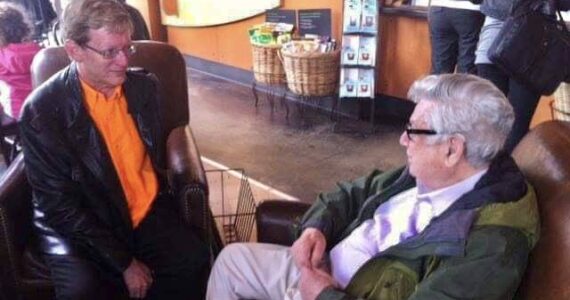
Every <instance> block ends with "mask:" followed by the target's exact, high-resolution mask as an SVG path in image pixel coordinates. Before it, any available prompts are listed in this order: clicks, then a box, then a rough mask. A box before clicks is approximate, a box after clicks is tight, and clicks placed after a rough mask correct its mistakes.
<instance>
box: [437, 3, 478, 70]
mask: <svg viewBox="0 0 570 300" xmlns="http://www.w3.org/2000/svg"><path fill="white" fill-rule="evenodd" d="M484 20H485V16H484V15H483V14H481V13H480V12H479V11H474V10H469V9H457V8H448V7H438V6H432V7H430V9H429V33H430V40H431V65H432V66H431V68H432V71H431V72H432V74H443V73H454V72H455V66H456V65H457V72H458V73H471V74H475V73H476V68H475V64H474V62H475V49H476V47H477V42H478V41H479V32H480V30H481V26H483V21H484Z"/></svg>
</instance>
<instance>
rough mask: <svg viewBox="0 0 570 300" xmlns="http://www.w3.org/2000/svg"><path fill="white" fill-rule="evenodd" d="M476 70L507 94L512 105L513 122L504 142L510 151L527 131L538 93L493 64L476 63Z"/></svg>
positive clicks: (538, 97)
mask: <svg viewBox="0 0 570 300" xmlns="http://www.w3.org/2000/svg"><path fill="white" fill-rule="evenodd" d="M477 72H478V75H479V76H480V77H483V78H485V79H488V80H489V81H491V82H493V84H495V86H497V87H498V88H499V89H500V90H501V91H502V92H503V93H504V94H505V95H506V96H507V98H508V99H509V102H510V103H511V105H512V106H513V110H514V112H515V123H514V124H513V128H512V130H511V133H510V134H509V136H508V137H507V141H506V143H505V150H506V151H508V152H509V153H510V152H512V151H513V149H514V148H515V146H516V145H517V144H518V143H519V142H520V140H521V139H522V138H523V137H524V135H525V134H526V133H527V132H528V128H529V126H530V122H531V121H532V116H533V115H534V111H535V110H536V106H537V105H538V101H539V100H540V94H538V93H535V92H533V91H531V90H530V89H528V88H526V87H525V86H524V85H522V84H521V83H519V82H518V81H516V80H514V79H512V78H510V77H509V76H508V75H507V74H506V73H505V72H503V71H502V70H501V69H499V68H498V67H497V66H495V65H492V64H478V65H477Z"/></svg>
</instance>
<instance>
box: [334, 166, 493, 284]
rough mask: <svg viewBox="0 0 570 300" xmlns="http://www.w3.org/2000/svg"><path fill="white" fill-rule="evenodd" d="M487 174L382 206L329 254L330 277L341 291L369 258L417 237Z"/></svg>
mask: <svg viewBox="0 0 570 300" xmlns="http://www.w3.org/2000/svg"><path fill="white" fill-rule="evenodd" d="M485 172H487V170H486V169H485V170H482V171H480V172H477V173H476V174H474V175H472V176H471V177H469V178H467V179H465V180H463V181H460V182H458V183H456V184H454V185H451V186H448V187H445V188H442V189H438V190H435V191H431V192H426V193H423V192H422V190H424V189H423V188H422V187H421V186H418V187H414V188H411V189H409V190H406V191H403V192H401V193H399V194H397V195H395V196H393V197H392V198H390V199H389V200H388V201H386V202H384V203H383V204H381V205H380V206H378V208H377V209H376V211H375V212H374V217H373V218H371V219H368V220H366V221H364V222H363V223H362V224H361V225H360V226H359V227H357V228H356V229H355V230H354V231H353V232H352V233H351V234H350V235H349V236H348V237H346V238H345V239H344V240H342V241H341V242H340V243H338V244H337V245H336V246H335V247H334V248H333V249H332V250H331V252H330V254H329V255H330V260H331V268H332V275H333V277H334V278H335V280H336V281H338V283H339V284H340V285H341V286H342V287H343V288H345V287H346V286H347V285H348V283H349V281H350V279H351V278H352V276H353V275H354V274H355V273H356V271H358V269H359V268H360V267H361V266H362V265H364V263H366V261H368V260H369V259H370V258H372V257H374V256H375V255H377V254H378V253H380V252H382V251H384V250H386V249H388V248H389V247H391V246H394V245H396V244H398V243H400V242H401V241H404V240H406V239H408V238H411V237H413V236H416V235H418V234H419V233H421V232H422V231H423V230H424V229H425V228H426V227H427V226H428V225H429V223H430V222H431V220H432V219H433V218H435V217H437V216H439V215H441V214H442V213H443V212H444V211H445V210H446V209H447V208H448V207H450V206H451V205H452V204H453V203H454V202H455V201H456V200H457V199H459V197H461V196H462V195H463V194H465V193H467V192H469V191H471V190H472V189H473V187H474V186H475V184H476V183H477V181H479V179H480V178H481V177H482V176H483V174H485Z"/></svg>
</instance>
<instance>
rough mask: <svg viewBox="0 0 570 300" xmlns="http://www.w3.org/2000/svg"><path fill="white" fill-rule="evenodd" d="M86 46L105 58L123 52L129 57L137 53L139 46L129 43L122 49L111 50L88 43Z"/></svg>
mask: <svg viewBox="0 0 570 300" xmlns="http://www.w3.org/2000/svg"><path fill="white" fill-rule="evenodd" d="M82 47H85V48H87V49H89V50H91V51H93V52H95V53H97V54H99V55H101V56H102V57H103V58H104V59H113V58H115V57H117V55H119V53H121V52H123V53H124V54H125V55H126V56H127V57H129V56H131V55H133V54H135V53H136V52H137V48H135V46H134V45H129V46H127V47H125V48H122V49H109V50H97V49H95V48H93V47H91V46H89V45H87V44H85V45H83V46H82Z"/></svg>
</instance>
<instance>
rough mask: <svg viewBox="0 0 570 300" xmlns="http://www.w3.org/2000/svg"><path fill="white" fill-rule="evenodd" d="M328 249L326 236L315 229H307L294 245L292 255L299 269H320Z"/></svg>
mask: <svg viewBox="0 0 570 300" xmlns="http://www.w3.org/2000/svg"><path fill="white" fill-rule="evenodd" d="M326 247H327V241H326V239H325V236H324V234H323V233H322V232H321V231H320V230H318V229H315V228H307V229H305V230H304V231H303V233H302V234H301V236H300V237H299V238H298V239H297V240H296V241H295V243H293V246H292V247H291V254H292V255H293V260H294V261H295V265H297V268H299V269H301V268H302V267H310V268H318V267H319V266H321V263H322V261H323V254H324V253H325V249H326Z"/></svg>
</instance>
